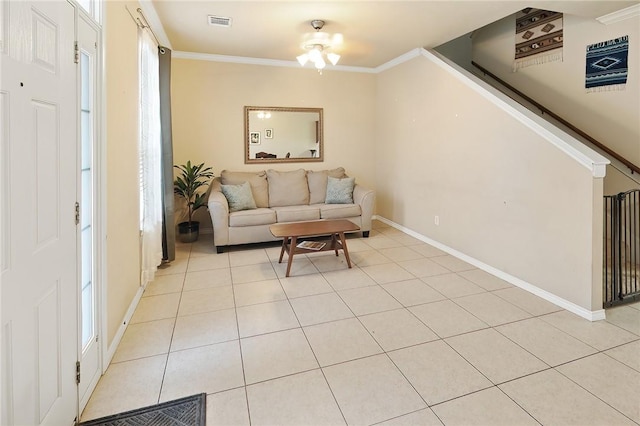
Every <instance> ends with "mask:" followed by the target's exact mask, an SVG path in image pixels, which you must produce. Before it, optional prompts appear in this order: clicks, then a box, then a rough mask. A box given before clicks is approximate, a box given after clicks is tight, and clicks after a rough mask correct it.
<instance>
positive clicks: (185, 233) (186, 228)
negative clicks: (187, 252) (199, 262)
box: [178, 221, 200, 243]
mask: <svg viewBox="0 0 640 426" xmlns="http://www.w3.org/2000/svg"><path fill="white" fill-rule="evenodd" d="M199 233H200V222H194V221H191V224H189V222H181V223H179V224H178V237H179V238H180V241H182V242H183V243H192V242H194V241H197V240H198V234H199Z"/></svg>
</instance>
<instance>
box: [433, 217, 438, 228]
mask: <svg viewBox="0 0 640 426" xmlns="http://www.w3.org/2000/svg"><path fill="white" fill-rule="evenodd" d="M433 223H435V224H436V226H438V225H440V216H434V217H433Z"/></svg>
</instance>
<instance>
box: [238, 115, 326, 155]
mask: <svg viewBox="0 0 640 426" xmlns="http://www.w3.org/2000/svg"><path fill="white" fill-rule="evenodd" d="M244 109H245V111H244V113H245V114H244V115H245V117H244V119H245V122H244V128H245V163H246V164H249V163H279V162H283V163H284V162H289V163H292V162H309V161H323V159H324V152H323V151H324V149H323V146H324V144H323V138H322V134H323V123H322V108H293V107H291V108H289V107H256V106H245V107H244Z"/></svg>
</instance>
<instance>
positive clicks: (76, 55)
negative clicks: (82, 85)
mask: <svg viewBox="0 0 640 426" xmlns="http://www.w3.org/2000/svg"><path fill="white" fill-rule="evenodd" d="M73 62H74V63H76V64H79V63H80V49H78V42H77V41H76V42H75V43H74V44H73Z"/></svg>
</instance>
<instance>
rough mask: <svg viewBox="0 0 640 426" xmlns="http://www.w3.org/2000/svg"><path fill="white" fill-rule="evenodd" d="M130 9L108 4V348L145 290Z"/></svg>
mask: <svg viewBox="0 0 640 426" xmlns="http://www.w3.org/2000/svg"><path fill="white" fill-rule="evenodd" d="M125 5H129V8H130V9H131V10H136V8H137V7H139V6H138V3H137V2H124V1H117V2H111V1H107V2H104V6H105V7H104V11H105V24H106V27H105V31H104V33H105V52H106V58H105V63H106V72H105V81H106V105H107V108H106V109H107V112H106V142H105V143H106V151H107V159H106V166H107V167H106V169H107V170H106V174H107V184H106V186H107V283H106V290H107V301H106V305H107V312H106V315H105V316H106V321H107V346H108V347H109V346H111V343H112V341H113V338H114V336H115V335H116V333H117V331H118V329H119V328H120V326H121V325H122V320H123V319H124V317H125V314H126V312H127V309H128V308H129V306H130V305H131V302H132V301H133V299H134V297H135V295H136V292H137V291H138V288H139V286H140V252H139V237H138V233H139V231H138V228H139V224H138V217H139V212H138V184H137V183H138V33H137V27H136V25H135V24H134V22H133V20H132V19H131V17H130V16H129V14H128V12H127V10H126V9H125Z"/></svg>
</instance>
